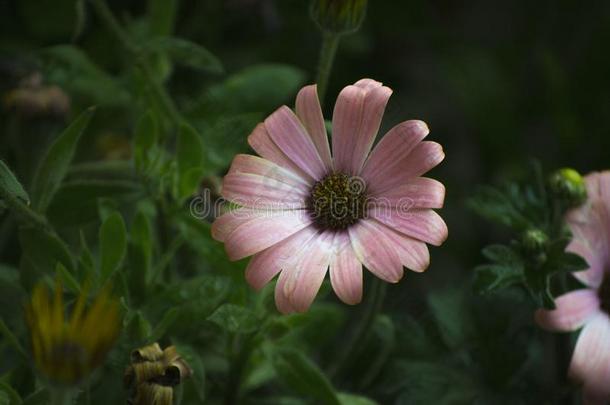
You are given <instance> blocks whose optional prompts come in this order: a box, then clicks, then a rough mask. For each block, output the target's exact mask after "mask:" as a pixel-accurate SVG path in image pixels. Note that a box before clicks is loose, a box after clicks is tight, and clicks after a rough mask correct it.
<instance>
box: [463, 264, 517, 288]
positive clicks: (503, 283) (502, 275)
mask: <svg viewBox="0 0 610 405" xmlns="http://www.w3.org/2000/svg"><path fill="white" fill-rule="evenodd" d="M474 271H475V283H474V287H475V289H476V290H477V291H478V292H480V293H486V292H491V291H494V290H499V289H503V288H506V287H509V286H512V285H514V284H517V283H519V282H522V281H523V268H522V267H515V266H507V265H501V264H499V265H496V264H482V265H480V266H477V267H476V268H475V269H474Z"/></svg>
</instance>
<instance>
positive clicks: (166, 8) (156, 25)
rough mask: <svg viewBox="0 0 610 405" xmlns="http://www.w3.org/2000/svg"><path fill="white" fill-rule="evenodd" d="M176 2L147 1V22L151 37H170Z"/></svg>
mask: <svg viewBox="0 0 610 405" xmlns="http://www.w3.org/2000/svg"><path fill="white" fill-rule="evenodd" d="M176 9H177V0H149V1H148V20H149V25H150V32H151V34H152V35H170V34H171V33H172V31H173V27H174V20H175V19H176Z"/></svg>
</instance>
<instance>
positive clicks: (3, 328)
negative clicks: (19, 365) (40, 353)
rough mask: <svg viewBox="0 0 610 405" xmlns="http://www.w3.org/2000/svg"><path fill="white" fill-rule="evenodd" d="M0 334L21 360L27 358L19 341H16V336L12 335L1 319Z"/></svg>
mask: <svg viewBox="0 0 610 405" xmlns="http://www.w3.org/2000/svg"><path fill="white" fill-rule="evenodd" d="M0 334H2V335H3V336H4V338H5V339H6V341H7V342H8V343H9V344H10V345H11V346H12V347H13V349H15V351H17V353H19V354H20V355H22V356H23V358H25V359H28V358H29V356H28V353H27V351H26V350H25V349H24V348H23V346H21V343H19V339H17V336H15V335H14V334H13V332H12V331H11V330H10V329H9V327H8V326H6V324H5V323H4V321H3V320H2V319H0Z"/></svg>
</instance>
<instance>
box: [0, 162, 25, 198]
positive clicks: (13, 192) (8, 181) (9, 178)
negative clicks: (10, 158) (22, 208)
mask: <svg viewBox="0 0 610 405" xmlns="http://www.w3.org/2000/svg"><path fill="white" fill-rule="evenodd" d="M0 189H2V194H0V195H3V194H4V193H7V194H8V195H10V196H13V197H16V198H19V199H21V200H22V201H23V202H25V203H29V202H30V197H29V196H28V193H26V191H25V190H24V189H23V186H22V185H21V183H20V182H19V180H17V177H15V174H14V173H13V172H12V171H11V169H9V168H8V166H6V164H5V163H4V162H3V161H2V160H0Z"/></svg>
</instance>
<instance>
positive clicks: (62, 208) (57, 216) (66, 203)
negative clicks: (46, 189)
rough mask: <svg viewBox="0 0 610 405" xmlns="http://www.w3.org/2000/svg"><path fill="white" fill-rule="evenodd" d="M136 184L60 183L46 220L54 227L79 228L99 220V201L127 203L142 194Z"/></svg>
mask: <svg viewBox="0 0 610 405" xmlns="http://www.w3.org/2000/svg"><path fill="white" fill-rule="evenodd" d="M143 190H144V189H143V187H142V185H141V184H140V183H138V182H135V181H131V180H122V179H107V180H104V179H87V180H84V179H80V180H69V181H66V182H64V184H63V185H62V186H61V188H60V189H59V190H58V191H57V194H56V195H55V198H54V199H53V202H52V203H51V205H50V206H49V210H48V216H49V219H50V221H51V222H52V223H53V224H54V225H56V226H82V225H83V224H86V223H89V222H94V221H96V220H98V219H99V215H98V214H99V212H98V209H99V205H98V204H99V201H100V200H101V199H104V198H107V199H108V198H110V199H113V200H117V201H129V200H130V199H134V198H136V197H137V196H138V195H140V194H142V193H143Z"/></svg>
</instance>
